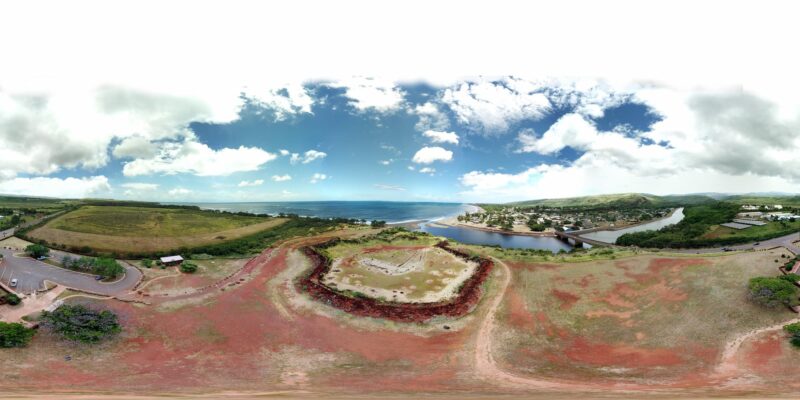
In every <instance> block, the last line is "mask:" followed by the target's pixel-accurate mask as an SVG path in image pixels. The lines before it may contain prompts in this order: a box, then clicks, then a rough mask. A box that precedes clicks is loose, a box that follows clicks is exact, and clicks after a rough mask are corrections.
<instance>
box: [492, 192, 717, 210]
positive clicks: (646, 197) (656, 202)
mask: <svg viewBox="0 0 800 400" xmlns="http://www.w3.org/2000/svg"><path fill="white" fill-rule="evenodd" d="M713 201H714V199H712V198H710V197H708V196H702V195H669V196H656V195H652V194H646V193H620V194H604V195H597V196H582V197H568V198H561V199H540V200H527V201H519V202H513V203H508V204H506V205H511V206H522V207H534V206H545V207H575V208H618V207H673V206H685V205H692V204H703V203H710V202H713Z"/></svg>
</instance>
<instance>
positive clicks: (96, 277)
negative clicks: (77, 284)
mask: <svg viewBox="0 0 800 400" xmlns="http://www.w3.org/2000/svg"><path fill="white" fill-rule="evenodd" d="M102 279H103V275H95V276H94V280H96V281H99V280H102Z"/></svg>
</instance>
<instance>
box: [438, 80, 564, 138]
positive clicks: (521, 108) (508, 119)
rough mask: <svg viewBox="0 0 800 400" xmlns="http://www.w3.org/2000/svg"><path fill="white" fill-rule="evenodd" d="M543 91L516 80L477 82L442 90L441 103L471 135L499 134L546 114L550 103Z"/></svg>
mask: <svg viewBox="0 0 800 400" xmlns="http://www.w3.org/2000/svg"><path fill="white" fill-rule="evenodd" d="M543 89H544V88H543V86H541V85H540V84H537V83H533V82H530V81H526V80H522V79H516V78H505V79H503V80H501V81H496V82H492V81H488V80H480V81H476V82H464V83H461V84H460V85H458V86H457V87H455V88H448V89H445V91H444V94H443V95H442V101H443V102H444V103H445V104H447V105H448V106H449V107H450V109H451V110H452V111H453V112H454V113H455V114H456V116H457V118H458V120H459V121H460V122H461V123H462V124H464V125H467V126H469V127H471V128H472V129H473V130H474V131H476V132H479V133H483V134H487V135H494V134H503V133H506V132H507V131H508V129H509V128H510V127H511V125H513V124H515V123H517V122H520V121H522V120H525V119H532V120H537V119H540V118H542V117H543V116H544V115H545V114H546V113H547V112H549V111H550V109H551V103H550V100H549V99H548V98H547V95H546V94H545V93H543Z"/></svg>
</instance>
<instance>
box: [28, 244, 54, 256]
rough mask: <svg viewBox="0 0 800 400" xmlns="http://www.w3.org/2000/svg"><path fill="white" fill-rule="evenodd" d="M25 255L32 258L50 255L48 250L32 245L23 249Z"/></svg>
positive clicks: (38, 245)
mask: <svg viewBox="0 0 800 400" xmlns="http://www.w3.org/2000/svg"><path fill="white" fill-rule="evenodd" d="M25 253H26V254H28V255H29V256H31V257H33V258H39V257H46V256H48V255H50V249H48V248H47V247H45V246H42V245H40V244H32V245H29V246H28V247H26V248H25Z"/></svg>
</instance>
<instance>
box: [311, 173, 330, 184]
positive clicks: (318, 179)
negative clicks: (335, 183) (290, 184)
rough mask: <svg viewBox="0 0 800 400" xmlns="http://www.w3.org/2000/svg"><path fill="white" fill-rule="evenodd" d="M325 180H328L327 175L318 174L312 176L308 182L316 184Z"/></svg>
mask: <svg viewBox="0 0 800 400" xmlns="http://www.w3.org/2000/svg"><path fill="white" fill-rule="evenodd" d="M325 179H328V176H327V175H325V174H320V173H315V174H314V175H312V176H311V180H310V181H309V183H317V182H322V181H324V180H325Z"/></svg>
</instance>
